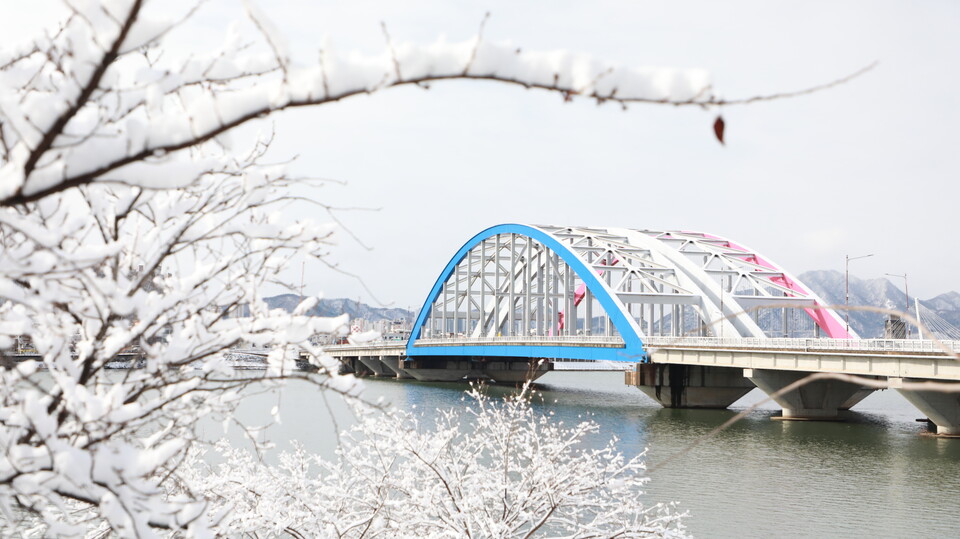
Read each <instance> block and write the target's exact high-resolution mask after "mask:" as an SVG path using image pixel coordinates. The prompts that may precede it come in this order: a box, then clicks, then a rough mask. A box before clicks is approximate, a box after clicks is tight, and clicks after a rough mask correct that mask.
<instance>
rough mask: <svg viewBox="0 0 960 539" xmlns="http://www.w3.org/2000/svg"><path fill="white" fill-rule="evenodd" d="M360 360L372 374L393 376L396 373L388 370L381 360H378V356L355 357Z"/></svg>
mask: <svg viewBox="0 0 960 539" xmlns="http://www.w3.org/2000/svg"><path fill="white" fill-rule="evenodd" d="M357 359H359V360H360V363H363V366H364V367H366V368H368V369H370V372H371V373H372V374H373V376H378V377H380V376H389V377H393V376H395V375H396V373H395V372H394V371H392V370H390V369H389V368H388V367H387V366H386V365H385V364H384V363H383V361H381V360H380V357H379V356H360V357H359V358H357Z"/></svg>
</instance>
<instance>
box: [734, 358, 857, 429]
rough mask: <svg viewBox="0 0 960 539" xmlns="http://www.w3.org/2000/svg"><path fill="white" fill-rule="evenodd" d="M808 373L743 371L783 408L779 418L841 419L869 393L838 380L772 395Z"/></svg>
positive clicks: (819, 381)
mask: <svg viewBox="0 0 960 539" xmlns="http://www.w3.org/2000/svg"><path fill="white" fill-rule="evenodd" d="M809 375H810V373H809V372H802V371H775V370H767V369H744V370H743V376H744V377H746V378H749V379H750V381H751V382H753V383H754V384H756V385H757V387H759V388H760V389H762V390H763V391H764V393H766V394H767V395H771V396H772V398H773V400H774V401H775V402H776V403H777V404H779V405H780V407H781V408H783V415H782V418H783V419H821V420H837V419H843V417H844V416H845V415H846V414H845V413H844V412H845V411H846V410H849V409H850V408H851V407H852V406H853V405H855V404H857V403H858V402H860V401H861V400H863V399H864V398H865V397H866V396H867V395H869V394H870V393H872V392H873V390H872V389H870V388H865V387H863V386H861V385H858V384H851V383H849V382H843V381H840V380H816V381H813V382H808V383H806V384H804V385H802V386H800V387H799V388H797V389H794V390H792V391H787V392H786V393H783V394H781V395H775V394H776V393H777V392H778V391H780V390H782V389H783V388H785V387H787V386H789V385H790V384H792V383H794V382H796V381H798V380H801V379H803V378H805V377H807V376H809Z"/></svg>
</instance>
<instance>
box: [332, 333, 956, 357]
mask: <svg viewBox="0 0 960 539" xmlns="http://www.w3.org/2000/svg"><path fill="white" fill-rule="evenodd" d="M642 339H643V343H644V345H645V346H647V347H654V348H656V347H661V348H664V347H702V348H753V349H768V350H769V349H778V350H804V351H841V352H842V351H846V352H904V353H909V352H917V353H934V354H936V353H940V354H942V353H944V352H945V351H946V350H951V351H953V352H956V353H960V341H932V340H906V339H814V338H770V339H764V338H740V337H660V336H652V337H643V338H642ZM416 342H417V345H418V346H461V345H468V344H469V345H488V344H489V345H498V344H510V343H514V344H528V345H559V346H578V345H585V344H587V345H588V344H593V345H601V346H611V347H613V346H623V340H622V339H620V338H619V337H611V336H604V335H571V336H560V337H548V336H540V335H529V336H506V337H482V338H443V339H418V340H417V341H416ZM340 346H343V347H345V348H346V349H360V348H395V347H403V346H405V343H398V342H396V341H375V342H370V343H365V344H362V345H333V346H329V345H328V346H326V347H325V348H328V349H337V348H339V347H340ZM945 349H946V350H945Z"/></svg>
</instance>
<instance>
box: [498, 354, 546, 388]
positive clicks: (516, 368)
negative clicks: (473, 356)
mask: <svg viewBox="0 0 960 539" xmlns="http://www.w3.org/2000/svg"><path fill="white" fill-rule="evenodd" d="M552 370H553V363H550V362H549V361H546V360H540V359H530V360H527V361H518V360H492V361H488V362H486V363H484V364H483V374H486V375H487V376H489V377H490V378H492V379H493V381H494V382H498V383H501V384H521V383H523V382H526V381H527V380H530V381H531V382H532V381H533V380H536V379H537V378H540V377H541V376H543V375H544V374H547V373H548V372H550V371H552Z"/></svg>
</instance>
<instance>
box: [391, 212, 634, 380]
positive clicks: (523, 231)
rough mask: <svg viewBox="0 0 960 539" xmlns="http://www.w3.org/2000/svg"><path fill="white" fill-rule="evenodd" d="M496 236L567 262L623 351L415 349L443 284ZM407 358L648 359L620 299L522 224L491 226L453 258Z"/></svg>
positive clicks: (562, 248)
mask: <svg viewBox="0 0 960 539" xmlns="http://www.w3.org/2000/svg"><path fill="white" fill-rule="evenodd" d="M497 234H519V235H522V236H526V237H528V238H531V239H534V240H536V241H538V242H540V243H541V244H542V245H543V246H544V247H546V248H547V249H550V250H551V251H553V252H554V253H556V254H557V255H559V256H560V258H562V259H563V261H564V262H566V264H567V265H568V266H570V268H571V269H573V271H574V272H575V273H576V274H577V275H578V276H579V277H580V278H581V279H582V280H583V282H584V283H585V284H586V285H587V288H588V289H589V290H590V292H591V293H593V296H594V297H595V298H597V300H598V301H599V302H600V305H601V306H602V307H603V309H604V310H605V311H606V313H607V316H609V317H610V321H611V322H612V323H613V325H614V327H616V328H617V331H618V332H619V333H620V336H621V337H622V338H623V343H624V347H623V348H616V347H600V346H558V345H546V346H523V345H509V344H504V345H494V346H485V345H465V346H423V347H419V348H417V347H414V345H413V343H414V341H416V340H417V339H418V338H419V337H420V333H421V330H422V329H423V324H424V322H425V321H426V319H427V317H428V316H430V309H431V307H432V305H433V302H434V301H436V299H437V296H439V295H440V291H441V290H442V288H443V283H445V282H446V281H447V279H449V278H450V275H451V274H452V273H453V271H454V270H455V269H456V267H457V265H458V264H460V262H461V261H462V260H463V258H464V257H465V256H467V253H469V252H470V250H471V249H473V248H474V247H476V246H477V245H478V244H480V242H482V241H483V240H485V239H487V238H490V237H492V236H496V235H497ZM406 353H407V357H416V356H491V357H534V358H539V357H548V358H558V359H607V360H612V361H623V362H635V361H640V360H641V359H644V358H646V357H647V353H646V352H645V351H644V349H643V341H641V339H640V335H639V332H638V331H637V328H636V324H635V323H634V321H633V319H632V318H630V317H629V316H628V315H627V314H626V313H625V312H624V310H623V308H622V306H621V303H620V301H619V300H618V299H616V298H614V297H613V296H612V295H611V294H610V291H609V289H608V288H607V286H606V284H605V283H604V282H603V281H601V280H600V278H599V276H598V275H597V274H596V273H594V272H593V271H592V270H591V269H590V268H589V267H588V266H587V265H586V264H585V263H584V261H583V260H582V259H581V258H580V257H579V256H577V254H576V253H574V252H573V251H571V250H570V249H569V248H568V247H567V246H566V245H563V244H562V243H560V241H559V240H557V239H556V238H554V237H553V236H552V235H551V234H549V233H547V232H544V231H543V230H540V229H538V228H535V227H532V226H528V225H520V224H502V225H496V226H492V227H490V228H488V229H486V230H484V231H482V232H480V233H479V234H477V235H475V236H474V237H472V238H470V240H469V241H467V242H466V243H464V244H463V247H461V248H460V250H459V251H457V254H455V255H453V258H451V259H450V262H448V263H447V265H446V267H444V268H443V271H442V272H441V273H440V277H438V278H437V281H436V282H435V283H434V284H433V288H431V289H430V293H429V294H428V295H427V300H426V301H425V302H424V303H423V307H422V308H421V309H420V315H419V316H417V320H416V322H414V324H413V328H412V330H411V331H410V338H409V339H408V340H407V351H406Z"/></svg>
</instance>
